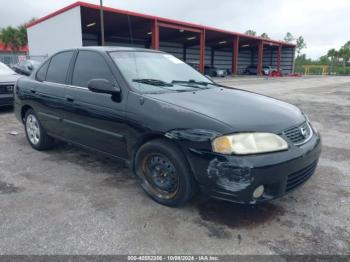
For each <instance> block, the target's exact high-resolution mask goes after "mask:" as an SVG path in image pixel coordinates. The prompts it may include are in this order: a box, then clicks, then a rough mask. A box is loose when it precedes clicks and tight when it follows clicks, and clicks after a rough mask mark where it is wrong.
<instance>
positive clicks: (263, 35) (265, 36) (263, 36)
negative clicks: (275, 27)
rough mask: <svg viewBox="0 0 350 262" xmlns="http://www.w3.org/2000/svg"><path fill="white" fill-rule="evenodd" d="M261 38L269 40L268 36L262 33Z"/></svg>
mask: <svg viewBox="0 0 350 262" xmlns="http://www.w3.org/2000/svg"><path fill="white" fill-rule="evenodd" d="M261 37H262V38H266V39H270V37H269V35H268V34H266V33H262V34H261Z"/></svg>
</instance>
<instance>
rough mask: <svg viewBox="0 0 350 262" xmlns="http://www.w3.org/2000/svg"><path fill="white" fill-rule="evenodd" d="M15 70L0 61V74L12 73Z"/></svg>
mask: <svg viewBox="0 0 350 262" xmlns="http://www.w3.org/2000/svg"><path fill="white" fill-rule="evenodd" d="M13 74H15V72H14V71H13V70H12V69H11V68H9V67H8V66H7V65H5V64H3V63H1V62H0V75H13Z"/></svg>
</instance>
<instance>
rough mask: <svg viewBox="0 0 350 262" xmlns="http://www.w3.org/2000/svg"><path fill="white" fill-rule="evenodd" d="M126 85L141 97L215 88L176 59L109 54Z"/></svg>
mask: <svg viewBox="0 0 350 262" xmlns="http://www.w3.org/2000/svg"><path fill="white" fill-rule="evenodd" d="M110 55H111V57H112V59H113V60H114V62H115V63H116V64H117V66H118V68H119V69H120V70H121V72H122V74H123V76H124V77H125V78H126V80H127V81H128V83H129V84H130V85H131V86H132V87H133V88H134V89H136V90H137V91H139V92H142V93H157V92H169V91H172V92H175V91H192V90H201V89H208V88H214V87H215V84H214V83H213V82H212V81H210V80H209V79H208V78H206V77H205V76H203V75H201V74H200V73H199V72H197V71H196V70H195V69H193V68H192V67H191V66H189V65H187V64H186V63H184V62H183V61H181V60H180V59H178V58H176V57H174V56H172V55H169V54H165V53H156V52H147V51H145V52H135V51H134V52H132V51H123V52H120V51H118V52H111V53H110Z"/></svg>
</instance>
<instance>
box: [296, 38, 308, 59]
mask: <svg viewBox="0 0 350 262" xmlns="http://www.w3.org/2000/svg"><path fill="white" fill-rule="evenodd" d="M304 48H306V43H305V40H304V37H302V36H299V37H298V38H297V46H296V49H297V54H298V56H300V53H301V50H303V49H304Z"/></svg>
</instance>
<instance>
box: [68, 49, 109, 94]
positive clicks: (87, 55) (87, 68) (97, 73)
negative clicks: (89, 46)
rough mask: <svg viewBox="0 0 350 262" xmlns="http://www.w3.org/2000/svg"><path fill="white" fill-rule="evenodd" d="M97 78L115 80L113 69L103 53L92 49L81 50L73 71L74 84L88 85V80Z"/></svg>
mask: <svg viewBox="0 0 350 262" xmlns="http://www.w3.org/2000/svg"><path fill="white" fill-rule="evenodd" d="M96 78H99V79H107V80H109V81H111V82H112V83H113V82H114V81H113V76H112V73H111V70H110V69H109V67H108V65H107V64H106V61H105V59H104V58H103V57H102V56H101V55H99V54H98V53H95V52H92V51H79V54H78V57H77V60H76V62H75V67H74V71H73V79H72V85H75V86H81V87H87V84H88V82H89V81H90V80H91V79H96Z"/></svg>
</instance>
